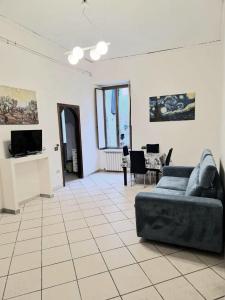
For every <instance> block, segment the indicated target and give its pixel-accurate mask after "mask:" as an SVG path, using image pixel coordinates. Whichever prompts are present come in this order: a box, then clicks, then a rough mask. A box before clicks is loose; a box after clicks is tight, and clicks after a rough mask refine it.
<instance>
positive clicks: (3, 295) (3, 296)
mask: <svg viewBox="0 0 225 300" xmlns="http://www.w3.org/2000/svg"><path fill="white" fill-rule="evenodd" d="M20 226H21V219H20V223H19V226H18V231H17V235H16V239H15V242H14V247H13V252H12V256H11V258H10V263H9V269H8V272H7V275H6V281H5V286H4V290H3V293H2V299H4V298H5V291H6V287H7V283H8V278H9V276H10V274H9V272H10V268H11V265H12V260H13V254H14V252H15V248H16V242H17V238H18V235H19V231H20Z"/></svg>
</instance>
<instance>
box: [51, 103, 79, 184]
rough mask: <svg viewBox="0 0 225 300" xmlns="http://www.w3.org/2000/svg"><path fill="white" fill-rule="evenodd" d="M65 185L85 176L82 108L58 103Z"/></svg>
mask: <svg viewBox="0 0 225 300" xmlns="http://www.w3.org/2000/svg"><path fill="white" fill-rule="evenodd" d="M57 107H58V119H59V134H60V146H61V159H62V174H63V185H64V186H65V184H66V183H67V182H71V181H73V180H76V179H77V178H83V159H82V144H81V130H80V108H79V106H77V105H70V104H62V103H58V104H57Z"/></svg>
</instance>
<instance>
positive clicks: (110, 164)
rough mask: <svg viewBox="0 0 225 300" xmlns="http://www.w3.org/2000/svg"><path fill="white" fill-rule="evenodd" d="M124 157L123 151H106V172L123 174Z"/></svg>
mask: <svg viewBox="0 0 225 300" xmlns="http://www.w3.org/2000/svg"><path fill="white" fill-rule="evenodd" d="M122 157H123V153H122V152H121V151H118V150H117V151H113V150H110V151H105V161H106V170H107V171H117V172H118V171H121V172H122V167H121V163H122Z"/></svg>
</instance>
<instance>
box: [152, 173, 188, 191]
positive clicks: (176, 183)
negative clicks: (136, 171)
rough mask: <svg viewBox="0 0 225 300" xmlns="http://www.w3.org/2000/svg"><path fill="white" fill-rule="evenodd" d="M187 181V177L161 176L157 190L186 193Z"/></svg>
mask: <svg viewBox="0 0 225 300" xmlns="http://www.w3.org/2000/svg"><path fill="white" fill-rule="evenodd" d="M188 180H189V178H187V177H174V176H163V177H162V178H161V179H160V180H159V182H158V184H157V188H163V189H170V190H177V191H186V188H187V184H188Z"/></svg>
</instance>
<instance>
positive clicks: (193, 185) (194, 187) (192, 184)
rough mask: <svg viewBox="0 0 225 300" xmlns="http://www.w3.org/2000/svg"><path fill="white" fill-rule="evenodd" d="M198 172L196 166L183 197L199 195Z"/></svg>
mask: <svg viewBox="0 0 225 300" xmlns="http://www.w3.org/2000/svg"><path fill="white" fill-rule="evenodd" d="M199 171H200V166H199V165H197V166H196V167H195V168H194V170H193V171H192V173H191V176H190V178H189V181H188V185H187V189H186V192H185V196H200V195H201V187H200V185H199Z"/></svg>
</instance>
